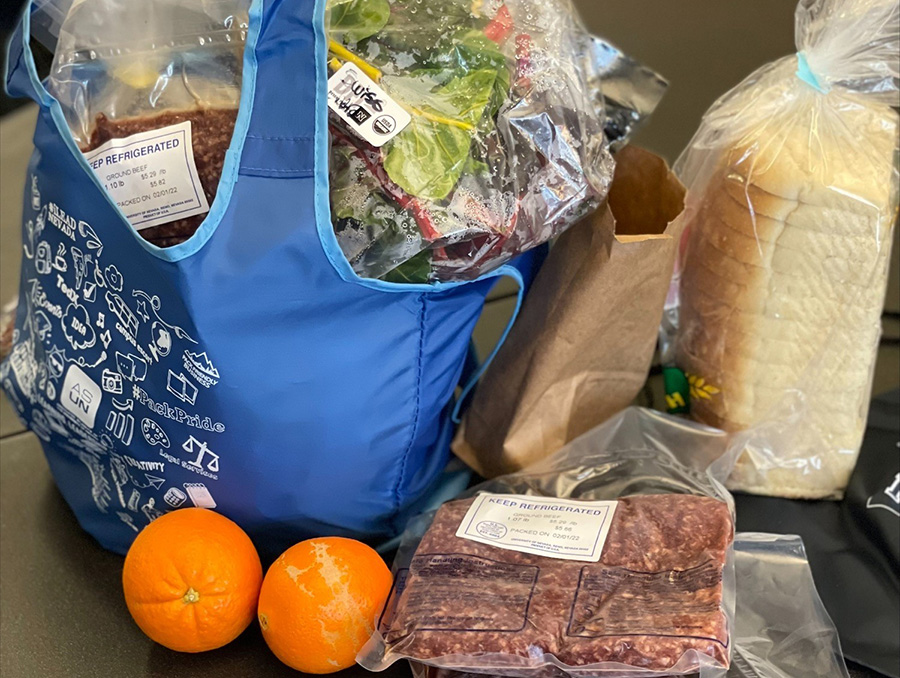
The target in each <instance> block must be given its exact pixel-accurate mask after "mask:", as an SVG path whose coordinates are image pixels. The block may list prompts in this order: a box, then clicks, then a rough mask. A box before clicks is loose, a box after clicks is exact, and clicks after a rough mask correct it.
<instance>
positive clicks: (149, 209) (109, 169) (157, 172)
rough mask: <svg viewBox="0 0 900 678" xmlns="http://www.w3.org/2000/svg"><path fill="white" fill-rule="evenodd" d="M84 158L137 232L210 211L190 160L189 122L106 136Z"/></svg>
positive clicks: (194, 166)
mask: <svg viewBox="0 0 900 678" xmlns="http://www.w3.org/2000/svg"><path fill="white" fill-rule="evenodd" d="M84 157H85V159H86V160H87V161H88V164H89V165H90V166H91V167H92V168H93V170H94V173H95V174H96V175H97V178H98V179H99V180H100V183H101V184H102V185H103V187H104V188H105V189H106V192H107V193H109V196H110V197H111V198H112V199H113V201H114V202H115V203H116V204H117V205H118V206H119V209H121V210H122V212H123V213H124V214H125V216H126V217H128V221H130V222H131V225H132V226H134V227H135V228H136V229H138V230H141V229H144V228H150V227H151V226H157V225H159V224H165V223H168V222H170V221H175V220H176V219H185V218H187V217H192V216H195V215H197V214H205V213H206V212H209V202H208V201H207V200H206V194H205V193H204V192H203V186H202V185H201V184H200V177H199V176H198V174H197V166H196V165H195V164H194V150H193V148H192V146H191V122H190V120H186V121H185V122H181V123H178V124H177V125H169V126H168V127H162V128H160V129H155V130H150V131H149V132H139V133H138V134H132V135H131V136H130V137H124V138H122V139H110V140H109V141H107V142H106V143H105V144H103V145H102V146H100V147H99V148H95V149H94V150H93V151H89V152H88V153H85V156H84Z"/></svg>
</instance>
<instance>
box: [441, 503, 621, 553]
mask: <svg viewBox="0 0 900 678" xmlns="http://www.w3.org/2000/svg"><path fill="white" fill-rule="evenodd" d="M617 505H618V502H616V501H578V500H574V499H555V498H548V497H531V496H526V495H517V494H489V493H484V494H480V495H478V496H477V497H476V498H475V501H474V502H473V503H472V505H471V506H470V507H469V510H468V511H467V512H466V516H465V518H463V521H462V522H461V523H460V525H459V529H458V530H457V532H456V536H457V537H460V538H461V539H468V540H470V541H477V542H479V543H481V544H489V545H490V546H496V547H497V548H501V549H507V550H510V551H519V552H521V553H531V554H534V555H538V556H546V557H548V558H559V559H561V560H582V561H585V562H592V563H596V562H598V561H599V560H600V555H601V553H602V552H603V545H604V543H605V542H606V537H607V535H608V534H609V528H610V526H611V525H612V519H613V514H614V513H615V511H616V506H617Z"/></svg>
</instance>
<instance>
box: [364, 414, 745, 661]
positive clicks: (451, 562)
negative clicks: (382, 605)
mask: <svg viewBox="0 0 900 678" xmlns="http://www.w3.org/2000/svg"><path fill="white" fill-rule="evenodd" d="M725 438H726V436H725V435H724V434H723V433H722V432H721V431H717V430H715V429H709V428H706V427H703V426H699V425H694V424H688V423H685V422H683V421H681V420H678V419H674V418H671V417H668V416H666V415H662V414H659V413H657V412H653V411H651V410H643V409H638V408H630V409H628V410H625V411H624V412H622V413H620V414H619V415H617V416H615V417H613V418H612V419H611V420H609V421H608V422H607V423H605V424H603V425H602V426H600V427H598V428H596V429H594V430H593V431H590V432H589V433H586V434H585V435H583V436H582V437H580V438H578V439H577V440H575V441H573V442H572V443H570V444H569V445H567V446H566V447H565V448H563V449H562V450H560V452H558V453H557V454H556V455H554V456H553V457H551V458H549V459H547V460H545V461H543V462H541V463H539V464H536V465H535V466H532V467H530V468H529V469H526V470H524V471H521V472H518V473H514V474H511V475H508V476H501V477H499V478H496V479H494V480H491V481H488V482H486V483H484V484H482V485H479V486H478V487H476V488H474V490H472V491H471V493H470V494H469V496H467V497H466V498H463V499H459V500H455V501H451V502H448V503H447V504H444V505H443V506H442V507H441V508H440V509H439V510H438V511H437V512H436V513H430V514H426V515H424V516H422V517H421V518H419V519H417V520H416V521H413V523H412V524H411V525H410V526H409V527H408V528H407V533H406V535H405V536H404V540H403V543H402V545H401V548H400V552H399V553H398V555H397V558H396V559H395V562H394V569H395V572H394V574H395V589H394V591H393V592H392V595H391V598H390V599H389V601H388V604H387V606H386V609H385V611H384V614H383V616H382V619H381V620H380V623H379V625H378V629H377V631H376V633H375V635H374V636H373V638H372V639H371V640H370V641H369V643H368V645H367V646H366V647H365V648H363V650H362V652H361V653H360V655H359V657H358V661H359V662H360V663H361V664H362V665H363V666H364V667H366V668H368V669H371V670H380V669H383V668H385V667H387V666H389V665H390V664H392V663H393V662H395V661H398V660H400V659H404V658H406V659H411V660H415V661H419V662H422V663H423V664H426V665H428V666H430V667H433V668H440V669H447V670H453V671H464V672H465V671H472V672H477V673H487V674H491V675H516V676H591V675H601V674H602V675H604V676H613V675H615V676H619V677H631V676H634V677H637V676H642V677H645V678H649V677H652V676H660V677H661V676H670V675H681V674H689V673H693V672H697V671H702V675H703V676H716V675H724V671H725V669H727V667H728V666H729V663H730V656H731V637H730V630H731V629H732V628H733V614H734V569H733V560H732V541H733V534H734V532H733V502H732V500H731V496H730V495H729V494H728V492H727V491H726V490H725V488H724V487H723V485H722V484H721V482H720V481H721V480H723V479H724V478H725V477H726V476H727V475H728V472H729V471H730V467H731V460H730V458H729V456H728V454H727V453H725V448H726V444H725Z"/></svg>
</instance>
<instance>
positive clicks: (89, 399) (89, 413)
mask: <svg viewBox="0 0 900 678" xmlns="http://www.w3.org/2000/svg"><path fill="white" fill-rule="evenodd" d="M102 398H103V391H102V390H101V389H100V386H99V385H98V384H97V383H95V382H94V380H93V379H91V378H90V377H89V376H88V375H87V374H85V373H84V370H82V369H81V368H80V367H78V365H70V366H69V371H68V372H67V373H66V378H65V380H64V381H63V385H62V389H61V390H60V396H59V402H60V404H61V405H62V406H63V407H64V408H66V410H68V411H69V412H71V413H72V414H74V415H75V416H76V417H78V418H79V419H80V420H81V421H83V422H84V424H85V425H86V426H89V427H93V426H94V419H95V418H96V416H97V410H99V409H100V401H101V399H102Z"/></svg>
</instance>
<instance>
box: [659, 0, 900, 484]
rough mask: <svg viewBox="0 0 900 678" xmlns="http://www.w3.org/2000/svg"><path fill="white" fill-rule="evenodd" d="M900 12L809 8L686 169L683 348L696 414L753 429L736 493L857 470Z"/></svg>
mask: <svg viewBox="0 0 900 678" xmlns="http://www.w3.org/2000/svg"><path fill="white" fill-rule="evenodd" d="M898 16H900V7H898V4H897V2H895V0H803V1H802V2H801V3H800V4H799V6H798V8H797V14H796V18H797V22H796V28H797V48H798V53H797V54H795V55H792V56H789V57H785V58H783V59H781V60H779V61H776V62H774V63H772V64H769V65H767V66H765V67H763V68H761V69H760V70H758V71H757V72H756V73H754V74H753V75H751V76H750V77H749V78H747V79H746V80H744V81H743V82H742V83H741V84H740V85H738V86H737V87H736V88H735V89H733V90H732V91H731V92H729V93H728V94H726V95H725V96H724V97H722V98H721V99H719V100H718V101H717V102H716V103H715V104H713V106H712V108H710V110H709V111H708V112H707V113H706V115H705V116H704V118H703V121H702V123H701V126H700V129H699V131H698V132H697V134H696V136H695V137H694V139H693V140H692V141H691V143H690V145H689V146H688V148H687V149H686V151H685V152H684V154H683V155H682V157H681V158H680V159H679V161H678V162H677V163H676V166H675V170H676V172H677V173H678V174H679V176H680V178H681V179H682V181H683V182H684V184H685V185H686V186H687V188H688V198H687V202H686V209H685V221H686V234H685V238H684V240H683V244H682V252H681V258H680V261H679V263H678V266H677V269H676V282H675V288H674V290H673V292H674V293H673V295H671V297H670V304H669V306H670V308H669V310H668V313H667V319H668V321H669V322H670V323H671V324H674V325H675V326H677V330H675V331H674V332H672V333H670V334H669V336H668V337H667V341H668V344H669V345H668V346H667V347H666V349H667V350H666V352H667V354H668V358H669V360H671V361H673V362H674V363H675V364H676V365H677V366H678V367H680V368H681V369H682V370H684V372H685V373H686V374H687V378H688V381H689V383H690V393H691V398H690V407H691V415H692V416H693V417H694V418H695V419H697V420H699V421H701V422H703V423H706V424H709V425H712V426H716V427H719V428H723V429H725V430H727V431H730V432H741V433H740V435H739V436H738V438H737V440H738V444H741V445H744V447H745V450H746V453H745V454H744V455H743V457H742V458H741V459H740V460H739V461H738V463H737V466H736V469H735V473H734V475H733V476H732V478H731V480H730V485H729V486H730V487H731V488H733V489H738V490H744V491H748V492H754V493H760V494H772V495H781V496H787V497H802V498H836V497H840V496H841V495H842V493H843V490H844V487H845V486H846V484H847V480H848V478H849V476H850V472H851V471H852V470H853V466H854V464H855V461H856V457H857V454H858V452H859V447H860V443H861V441H862V436H863V431H864V429H865V423H866V413H867V410H868V403H869V397H870V392H871V375H872V369H873V367H874V363H875V356H876V350H877V347H878V341H879V337H880V333H881V324H880V316H881V312H882V307H883V301H884V294H885V289H886V286H887V277H888V276H887V271H888V261H889V254H890V248H891V240H892V238H891V235H892V229H893V227H894V222H895V219H896V216H897V187H898V173H897V144H898V137H897V132H898V122H897V121H898V118H897V113H896V112H895V111H894V110H892V109H891V105H892V104H893V105H895V104H897V102H898V76H900V40H898V36H900V30H898Z"/></svg>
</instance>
